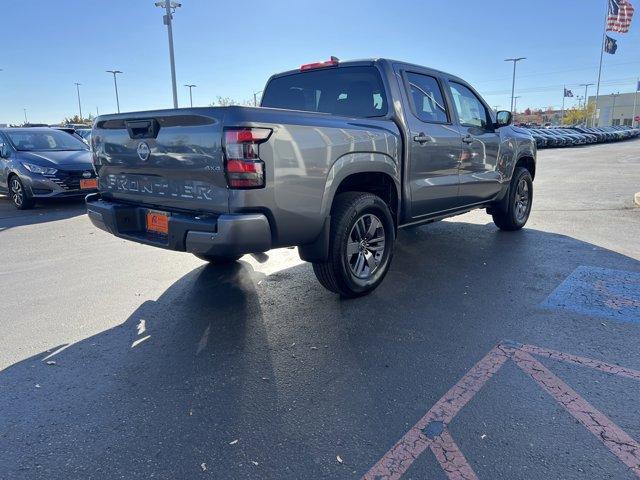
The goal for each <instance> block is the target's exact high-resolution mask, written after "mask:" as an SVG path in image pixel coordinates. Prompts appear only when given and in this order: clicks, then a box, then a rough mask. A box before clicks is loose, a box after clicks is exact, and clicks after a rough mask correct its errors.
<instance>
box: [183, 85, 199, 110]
mask: <svg viewBox="0 0 640 480" xmlns="http://www.w3.org/2000/svg"><path fill="white" fill-rule="evenodd" d="M185 87H187V88H188V89H189V103H190V105H191V108H193V94H192V93H191V89H192V88H193V87H197V85H193V84H187V85H185Z"/></svg>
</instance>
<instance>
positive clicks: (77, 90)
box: [74, 82, 82, 121]
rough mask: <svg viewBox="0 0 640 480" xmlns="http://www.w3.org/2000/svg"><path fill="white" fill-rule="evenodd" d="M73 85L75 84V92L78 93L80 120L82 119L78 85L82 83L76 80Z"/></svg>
mask: <svg viewBox="0 0 640 480" xmlns="http://www.w3.org/2000/svg"><path fill="white" fill-rule="evenodd" d="M74 85H75V86H76V92H77V93H78V110H79V111H80V121H82V103H80V85H82V84H81V83H78V82H76V83H75V84H74Z"/></svg>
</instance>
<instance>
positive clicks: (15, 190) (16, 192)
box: [11, 177, 24, 207]
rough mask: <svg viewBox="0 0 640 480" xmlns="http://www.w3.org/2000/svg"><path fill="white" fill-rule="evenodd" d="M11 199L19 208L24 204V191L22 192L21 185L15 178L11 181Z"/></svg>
mask: <svg viewBox="0 0 640 480" xmlns="http://www.w3.org/2000/svg"><path fill="white" fill-rule="evenodd" d="M11 199H12V200H13V203H15V204H16V206H17V207H21V206H22V203H23V202H24V191H23V190H22V184H21V183H20V180H18V179H17V178H15V177H14V178H13V180H11Z"/></svg>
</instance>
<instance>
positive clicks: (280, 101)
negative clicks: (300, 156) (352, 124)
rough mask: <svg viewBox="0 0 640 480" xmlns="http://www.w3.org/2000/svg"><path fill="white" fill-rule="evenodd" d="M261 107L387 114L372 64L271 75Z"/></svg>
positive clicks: (346, 113) (360, 114)
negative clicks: (279, 75) (271, 78)
mask: <svg viewBox="0 0 640 480" xmlns="http://www.w3.org/2000/svg"><path fill="white" fill-rule="evenodd" d="M261 105H262V106H263V107H270V108H286V109H290V110H304V111H307V112H324V113H331V114H334V115H345V116H349V117H380V116H384V115H386V114H387V108H388V107H387V98H386V95H385V92H384V88H383V86H382V81H381V79H380V73H379V72H378V70H377V69H376V68H375V67H338V68H326V69H318V70H311V71H308V72H301V73H296V74H293V75H286V76H284V77H277V78H274V79H273V80H271V81H270V82H269V84H268V85H267V88H266V90H265V92H264V95H263V97H262V103H261Z"/></svg>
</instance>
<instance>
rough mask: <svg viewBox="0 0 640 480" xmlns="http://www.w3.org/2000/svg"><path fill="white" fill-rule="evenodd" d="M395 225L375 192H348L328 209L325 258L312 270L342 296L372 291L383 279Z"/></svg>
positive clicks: (337, 198) (325, 284) (324, 284)
mask: <svg viewBox="0 0 640 480" xmlns="http://www.w3.org/2000/svg"><path fill="white" fill-rule="evenodd" d="M394 241H395V228H394V223H393V218H392V217H391V212H390V211H389V207H388V206H387V205H386V204H385V203H384V201H383V200H382V199H381V198H380V197H378V196H377V195H373V194H371V193H361V192H348V193H343V194H340V195H338V196H337V197H336V199H335V203H334V207H333V209H332V212H331V232H330V238H329V258H328V260H327V261H326V262H323V263H314V264H313V271H314V273H315V274H316V277H317V278H318V281H319V282H320V283H321V284H322V286H324V287H325V288H326V289H328V290H330V291H332V292H334V293H337V294H339V295H342V296H343V297H358V296H361V295H366V294H368V293H370V292H372V291H373V290H374V289H375V288H376V287H377V286H378V285H380V283H381V282H382V280H383V279H384V277H385V275H386V274H387V271H388V270H389V266H390V264H391V258H392V256H393V244H394Z"/></svg>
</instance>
